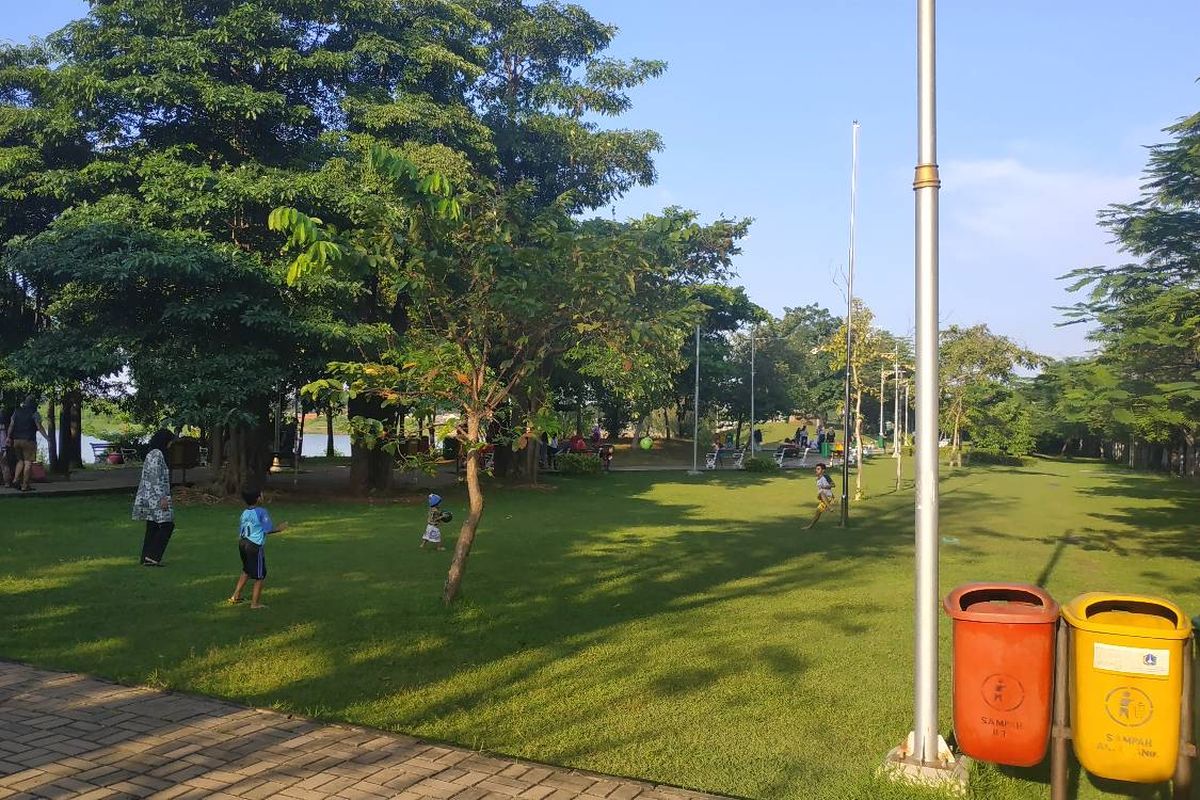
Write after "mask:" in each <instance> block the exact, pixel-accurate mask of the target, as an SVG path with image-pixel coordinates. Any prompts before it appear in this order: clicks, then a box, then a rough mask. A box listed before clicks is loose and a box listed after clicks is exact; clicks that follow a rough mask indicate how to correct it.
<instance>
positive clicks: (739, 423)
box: [733, 417, 742, 447]
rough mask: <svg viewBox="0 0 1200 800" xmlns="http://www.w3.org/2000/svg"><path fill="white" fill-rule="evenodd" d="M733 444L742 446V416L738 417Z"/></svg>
mask: <svg viewBox="0 0 1200 800" xmlns="http://www.w3.org/2000/svg"><path fill="white" fill-rule="evenodd" d="M733 446H734V447H741V446H742V418H741V417H738V421H737V430H736V432H735V433H734V434H733Z"/></svg>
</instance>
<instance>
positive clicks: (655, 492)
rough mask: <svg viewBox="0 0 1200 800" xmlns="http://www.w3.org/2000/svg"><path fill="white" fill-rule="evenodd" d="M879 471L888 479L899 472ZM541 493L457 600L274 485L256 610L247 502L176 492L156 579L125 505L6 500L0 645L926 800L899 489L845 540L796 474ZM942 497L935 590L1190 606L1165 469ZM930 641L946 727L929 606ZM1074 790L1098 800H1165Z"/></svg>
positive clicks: (740, 787) (560, 744) (464, 732)
mask: <svg viewBox="0 0 1200 800" xmlns="http://www.w3.org/2000/svg"><path fill="white" fill-rule="evenodd" d="M868 469H871V470H877V471H879V475H878V476H877V477H876V480H878V481H879V482H880V484H882V482H883V480H884V478H885V477H886V476H888V475H889V474H890V472H891V470H892V462H891V461H890V460H889V459H877V460H876V461H875V462H874V463H872V464H870V466H869V467H868ZM554 485H555V486H556V487H557V488H556V490H554V491H551V492H544V491H538V492H531V491H524V490H512V491H503V492H500V491H494V492H492V493H491V497H490V499H489V511H490V513H489V515H488V517H487V522H486V524H485V526H484V527H483V528H482V529H481V531H480V535H479V538H478V540H477V543H476V551H475V559H474V560H475V566H474V572H473V580H472V581H471V583H470V584H468V585H467V587H466V593H465V595H464V598H463V601H462V602H461V603H459V604H457V605H456V606H454V607H452V608H451V609H446V608H444V607H443V606H442V605H441V603H440V598H439V594H440V590H441V584H442V579H443V576H444V574H445V568H446V560H447V555H446V554H440V555H439V554H434V553H432V552H424V553H422V552H419V551H418V550H417V548H416V547H415V544H416V541H417V540H418V539H419V537H420V532H421V529H422V525H423V520H424V509H423V508H422V506H421V505H420V502H419V501H420V499H419V498H414V499H413V502H412V504H411V505H404V504H388V505H365V504H362V505H357V504H356V505H324V506H319V505H313V504H306V503H291V502H288V501H286V500H285V499H284V498H276V499H275V501H274V502H270V503H269V504H268V505H269V507H270V509H271V512H272V514H273V515H274V516H275V517H276V518H278V519H287V520H289V521H290V522H291V523H292V529H291V530H289V531H288V532H287V533H285V534H282V535H280V536H278V537H274V538H272V540H271V541H270V543H269V545H268V547H269V549H270V559H271V576H270V578H269V580H268V584H267V591H268V593H269V596H270V598H271V608H270V609H269V611H267V612H265V613H263V614H258V613H255V614H251V613H249V612H248V611H247V610H246V609H244V608H230V607H228V606H227V605H226V604H225V603H224V598H225V597H226V596H228V593H229V590H230V588H231V585H232V582H233V579H234V578H235V577H236V573H237V570H238V569H239V563H238V561H237V560H236V558H235V556H234V539H235V534H234V533H233V528H234V525H235V523H236V518H237V513H238V509H237V507H236V506H235V505H226V506H216V507H213V506H202V507H184V508H181V509H180V510H179V522H180V528H179V530H180V532H179V534H178V535H177V537H176V541H174V542H173V545H172V553H171V559H170V563H169V566H168V567H167V568H166V569H162V570H154V571H149V570H142V569H140V568H138V567H137V566H136V564H135V559H134V558H133V557H132V555H131V554H136V543H137V541H138V538H139V536H140V534H139V533H138V531H137V529H136V526H135V524H134V523H132V522H130V521H129V520H128V514H127V499H126V498H123V497H109V498H88V499H83V500H71V499H48V498H47V499H39V500H38V501H26V502H13V503H11V504H10V506H11V507H6V508H5V514H6V517H7V519H8V524H7V525H6V526H4V528H3V530H2V531H0V614H3V618H4V619H5V620H6V624H5V625H4V626H0V656H2V657H5V658H13V659H19V660H22V661H28V662H33V663H37V664H42V665H48V666H53V667H60V668H67V669H76V670H83V671H87V672H91V673H95V674H99V675H103V676H107V677H112V678H116V679H119V680H122V681H126V682H144V683H150V684H153V685H159V686H166V687H170V688H174V689H181V690H186V691H195V692H202V693H206V694H212V695H217V696H222V697H228V698H231V699H234V700H238V701H241V702H245V703H251V704H255V705H263V706H273V707H277V708H281V709H285V710H290V711H297V712H301V713H305V714H315V715H318V716H321V717H323V718H327V719H335V720H350V721H354V722H358V723H363V724H366V725H372V726H378V727H382V728H388V729H393V730H401V731H407V732H411V733H415V734H417V735H420V736H425V737H430V738H434V739H443V740H449V741H453V742H457V743H460V744H464V745H468V746H472V747H478V748H484V749H490V750H494V751H498V752H501V753H507V754H512V755H519V756H523V757H527V758H532V759H539V760H545V761H550V762H555V763H561V764H569V765H572V766H578V767H584V768H588V769H595V770H601V771H606V772H613V773H618V774H626V775H635V776H641V777H645V778H650V779H653V780H658V781H666V782H671V783H677V784H683V785H687V786H693V787H698V788H703V789H708V790H712V791H717V792H723V793H729V794H734V795H740V796H745V797H755V798H772V800H789V799H790V798H805V799H806V800H807V799H808V798H862V800H866V798H919V797H925V795H921V794H918V793H915V792H911V791H910V790H907V789H904V788H902V787H895V786H889V785H884V784H876V783H874V779H873V778H872V777H871V776H872V774H873V772H874V770H875V768H876V766H877V761H878V759H879V758H880V757H881V754H882V753H883V752H885V751H886V749H887V748H888V747H890V746H892V745H894V744H895V742H894V741H893V738H894V737H895V736H896V735H897V733H896V732H897V731H903V730H906V729H907V726H908V725H909V724H910V723H911V720H909V719H908V715H909V713H910V710H911V709H910V705H911V704H910V702H909V692H910V689H911V686H910V683H911V681H910V677H911V675H910V669H911V658H912V624H911V621H912V608H911V563H912V494H911V483H910V482H908V481H906V482H905V489H904V490H903V491H901V492H899V493H894V494H880V495H875V496H872V497H871V498H870V499H869V500H867V501H864V502H863V503H862V504H861V506H860V511H859V514H858V515H857V517H856V518H855V520H854V521H853V526H852V527H851V528H850V529H849V530H842V529H839V528H837V526H835V525H832V524H819V525H818V526H817V527H816V528H815V529H814V530H813V531H811V532H808V533H801V532H800V531H799V527H800V523H801V519H802V518H803V517H804V515H806V514H809V515H810V514H811V509H812V505H813V502H814V498H813V494H814V490H813V484H812V477H811V474H792V475H783V476H769V477H766V476H761V475H747V474H744V473H739V474H732V473H725V474H719V475H707V476H705V477H704V478H701V479H695V478H685V477H683V476H682V475H681V476H679V477H678V478H670V477H668V478H664V476H662V475H645V474H634V473H628V474H619V473H614V474H611V475H607V476H605V477H604V478H603V479H565V478H560V479H557V483H556V484H554ZM942 491H943V518H942V526H943V528H942V530H943V535H944V536H946V537H950V538H952V539H954V540H956V541H955V543H953V544H946V545H945V546H944V547H943V553H942V581H943V585H942V591H943V593H945V592H946V591H949V589H950V588H952V587H953V586H955V585H958V584H960V583H964V582H967V581H970V580H977V579H983V578H986V579H995V580H1018V581H1032V582H1042V583H1044V584H1045V585H1046V586H1047V587H1048V588H1049V589H1050V591H1051V592H1052V594H1053V595H1054V596H1055V597H1056V598H1058V599H1059V600H1068V599H1070V598H1071V597H1073V596H1074V595H1075V594H1077V593H1079V592H1082V591H1085V590H1091V589H1109V590H1118V591H1130V592H1148V593H1158V594H1162V595H1165V596H1167V597H1170V598H1172V599H1174V600H1175V601H1177V602H1179V603H1181V604H1182V605H1183V606H1184V607H1185V608H1187V609H1189V610H1193V609H1195V608H1196V607H1197V604H1200V587H1198V586H1197V584H1196V581H1195V570H1196V562H1197V560H1200V544H1198V543H1197V540H1196V537H1195V535H1194V528H1193V526H1192V524H1191V521H1192V520H1194V519H1195V515H1196V511H1197V506H1198V505H1200V502H1198V500H1197V498H1196V496H1195V493H1194V492H1193V491H1191V489H1190V488H1189V487H1186V486H1183V485H1181V484H1179V483H1177V482H1173V481H1171V480H1170V479H1169V478H1165V477H1162V478H1160V477H1156V476H1145V475H1139V474H1133V473H1129V472H1126V471H1123V470H1121V469H1118V468H1113V467H1109V466H1105V465H1102V464H1099V463H1097V462H1076V463H1059V462H1054V461H1038V462H1036V463H1035V464H1034V465H1032V466H1030V467H1028V468H1023V469H1010V468H999V467H976V468H973V469H972V470H970V471H967V472H959V473H955V474H953V475H951V476H949V477H947V478H946V479H945V480H944V481H943V487H942ZM444 505H445V507H446V508H447V509H451V510H456V511H457V510H458V509H461V508H462V506H463V496H462V494H461V493H458V494H454V493H452V494H448V495H447V497H446V499H445V501H444ZM114 586H118V587H119V591H114V590H113V587H114ZM152 602H153V605H151V603H152ZM151 608H152V609H153V613H151V611H150V609H151ZM941 637H942V705H941V708H942V711H943V718H942V725H941V729H942V731H943V733H949V729H950V723H949V718H950V702H949V676H950V660H949V644H950V627H949V625H948V623H946V622H944V621H943V623H942V625H941ZM1045 779H1046V771H1045V770H1044V769H1033V770H1015V771H1012V770H1004V771H1001V770H998V769H994V768H990V767H986V766H984V767H980V768H979V770H978V772H977V773H976V775H975V777H974V779H973V783H972V787H973V788H972V791H973V792H974V795H973V796H975V797H978V798H988V800H1023V799H1024V798H1030V797H1045V796H1046V785H1045ZM1079 783H1080V788H1079V795H1078V796H1079V797H1081V798H1085V800H1097V798H1109V797H1128V796H1130V794H1131V793H1132V794H1133V796H1135V797H1147V798H1148V797H1153V796H1156V795H1154V794H1153V793H1152V790H1151V789H1149V788H1147V789H1145V790H1144V791H1143V790H1139V789H1137V788H1136V787H1123V786H1117V785H1115V784H1104V785H1103V786H1096V785H1093V783H1092V782H1091V780H1090V779H1089V778H1087V777H1086V776H1083V777H1081V778H1080V779H1079ZM1138 791H1141V793H1140V794H1138V793H1137V792H1138Z"/></svg>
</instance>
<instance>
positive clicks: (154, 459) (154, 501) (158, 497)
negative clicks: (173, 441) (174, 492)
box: [133, 450, 175, 522]
mask: <svg viewBox="0 0 1200 800" xmlns="http://www.w3.org/2000/svg"><path fill="white" fill-rule="evenodd" d="M164 497H165V498H167V507H166V508H163V507H162V499H163V498H164ZM133 518H134V519H139V520H146V521H149V522H171V521H173V520H174V519H175V509H173V508H172V507H171V471H170V470H169V469H167V460H166V458H164V457H163V454H162V451H161V450H151V451H150V452H149V453H147V454H146V462H145V463H144V464H142V481H141V483H139V484H138V490H137V495H136V496H135V497H134V498H133Z"/></svg>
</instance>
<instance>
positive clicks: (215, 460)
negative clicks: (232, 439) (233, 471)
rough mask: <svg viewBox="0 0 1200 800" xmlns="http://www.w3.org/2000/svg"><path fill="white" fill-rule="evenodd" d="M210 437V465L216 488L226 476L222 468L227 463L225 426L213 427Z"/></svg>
mask: <svg viewBox="0 0 1200 800" xmlns="http://www.w3.org/2000/svg"><path fill="white" fill-rule="evenodd" d="M209 437H210V440H209V445H208V464H209V467H210V468H211V469H212V474H213V487H214V488H216V487H218V485H219V484H220V481H221V480H222V477H221V476H222V475H223V474H224V473H223V472H222V470H221V466H222V465H223V464H224V463H225V426H224V425H222V424H220V423H217V424H215V425H213V427H212V432H211V433H210V434H209Z"/></svg>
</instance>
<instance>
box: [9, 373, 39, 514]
mask: <svg viewBox="0 0 1200 800" xmlns="http://www.w3.org/2000/svg"><path fill="white" fill-rule="evenodd" d="M39 433H40V434H41V435H42V438H43V439H46V438H48V437H47V436H46V429H45V428H43V427H42V415H41V414H39V413H38V410H37V398H35V397H34V396H33V395H29V396H28V397H26V398H25V402H24V403H23V404H22V405H21V407H20V408H18V409H17V410H16V411H14V412H13V414H12V418H11V419H9V421H8V446H9V447H10V448H12V450H13V451H14V452H15V453H16V454H17V466H16V469H15V470H14V471H13V477H12V482H11V483H9V486H11V487H12V488H14V489H17V490H19V491H22V492H32V491H33V487H32V486H30V485H29V481H30V479H31V478H32V477H33V463H34V462H35V461H37V435H38V434H39Z"/></svg>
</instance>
